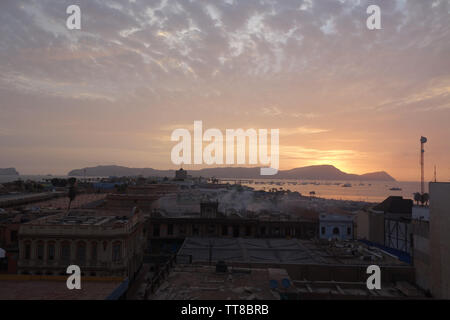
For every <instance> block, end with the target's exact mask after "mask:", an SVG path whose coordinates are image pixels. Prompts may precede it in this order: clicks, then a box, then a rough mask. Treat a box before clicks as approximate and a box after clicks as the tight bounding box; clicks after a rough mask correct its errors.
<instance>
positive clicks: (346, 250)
mask: <svg viewBox="0 0 450 320" xmlns="http://www.w3.org/2000/svg"><path fill="white" fill-rule="evenodd" d="M178 256H192V261H193V262H207V261H209V260H210V259H211V261H220V260H223V261H226V262H238V263H240V262H244V263H252V264H253V263H268V264H273V263H281V264H324V265H336V264H346V265H370V264H373V263H374V261H376V264H378V265H405V264H404V263H403V262H401V261H400V260H398V259H397V258H396V257H393V256H392V255H390V254H388V253H386V252H383V251H382V250H380V249H377V248H374V247H370V246H368V245H366V244H363V243H361V242H359V241H342V242H328V241H323V242H321V241H309V240H299V239H246V238H194V237H188V238H186V239H185V241H184V243H183V245H182V247H181V248H180V250H179V252H178Z"/></svg>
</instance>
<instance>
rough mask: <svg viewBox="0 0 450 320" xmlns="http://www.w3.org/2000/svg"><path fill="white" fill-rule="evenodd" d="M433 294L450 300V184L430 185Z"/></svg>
mask: <svg viewBox="0 0 450 320" xmlns="http://www.w3.org/2000/svg"><path fill="white" fill-rule="evenodd" d="M429 190H430V256H431V293H432V294H433V296H434V297H436V298H438V299H450V183H430V185H429Z"/></svg>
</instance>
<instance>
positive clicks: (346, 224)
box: [319, 213, 353, 240]
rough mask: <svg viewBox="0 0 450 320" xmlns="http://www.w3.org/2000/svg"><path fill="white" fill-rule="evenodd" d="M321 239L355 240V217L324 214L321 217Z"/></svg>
mask: <svg viewBox="0 0 450 320" xmlns="http://www.w3.org/2000/svg"><path fill="white" fill-rule="evenodd" d="M319 234H320V238H321V239H338V240H348V239H353V216H351V215H343V214H329V213H322V214H321V215H320V217H319Z"/></svg>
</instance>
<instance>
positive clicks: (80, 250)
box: [77, 242, 86, 264]
mask: <svg viewBox="0 0 450 320" xmlns="http://www.w3.org/2000/svg"><path fill="white" fill-rule="evenodd" d="M77 261H78V262H81V263H83V264H84V262H85V261H86V244H85V243H84V242H78V244H77Z"/></svg>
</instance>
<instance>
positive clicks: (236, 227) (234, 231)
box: [233, 226, 239, 238]
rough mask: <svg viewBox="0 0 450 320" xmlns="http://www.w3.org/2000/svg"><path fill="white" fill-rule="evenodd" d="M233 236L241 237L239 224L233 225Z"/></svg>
mask: <svg viewBox="0 0 450 320" xmlns="http://www.w3.org/2000/svg"><path fill="white" fill-rule="evenodd" d="M233 237H235V238H237V237H239V226H233Z"/></svg>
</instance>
